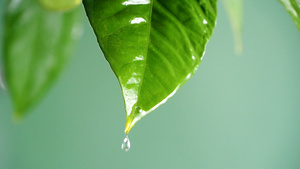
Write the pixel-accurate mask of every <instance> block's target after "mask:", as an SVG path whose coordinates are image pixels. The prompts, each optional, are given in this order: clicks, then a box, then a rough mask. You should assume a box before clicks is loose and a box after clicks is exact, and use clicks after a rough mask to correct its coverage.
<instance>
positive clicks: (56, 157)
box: [0, 0, 300, 169]
mask: <svg viewBox="0 0 300 169" xmlns="http://www.w3.org/2000/svg"><path fill="white" fill-rule="evenodd" d="M0 3H1V4H2V3H3V2H2V1H1V2H0ZM244 6H245V16H244V32H243V35H244V37H243V39H244V52H243V54H242V55H241V56H236V55H235V54H234V48H233V44H234V43H233V38H232V32H231V28H230V25H229V22H228V18H227V14H226V13H225V11H224V7H223V4H222V2H221V1H220V2H219V4H218V7H219V12H218V23H217V27H216V29H215V32H214V34H213V37H212V39H211V41H210V42H209V44H208V46H207V51H206V54H205V56H204V59H203V62H202V63H201V65H200V67H199V70H198V71H197V73H196V74H195V75H194V76H193V77H192V78H191V80H189V81H188V82H187V83H186V84H185V85H184V86H183V87H182V88H181V89H180V90H179V91H178V92H177V94H175V96H173V97H172V98H171V99H170V100H169V101H168V102H167V103H165V104H164V105H162V106H161V107H159V108H158V109H157V110H156V111H154V112H153V113H151V114H149V115H148V116H147V117H145V118H144V119H142V120H141V121H140V122H138V123H137V125H136V126H135V127H134V128H133V129H132V131H131V132H130V135H129V137H130V140H131V145H132V148H131V150H130V151H129V152H127V153H126V152H124V151H122V150H121V148H120V147H121V142H122V140H123V139H124V133H123V131H124V127H125V112H124V105H123V100H122V96H121V90H120V87H119V85H118V82H117V79H116V78H115V76H114V74H113V72H112V71H111V69H110V67H109V65H108V63H107V62H106V61H105V59H104V57H103V55H102V53H101V51H100V50H99V47H98V45H97V43H96V39H95V36H94V35H93V32H92V30H91V28H90V26H89V25H88V22H87V19H86V18H85V17H84V23H85V32H84V34H83V37H82V39H81V41H80V42H79V46H78V49H77V52H76V56H75V57H74V59H73V60H72V62H71V63H70V64H69V67H68V68H67V69H66V70H65V72H64V73H63V75H62V76H61V78H60V79H59V81H58V82H57V83H56V85H55V86H54V87H53V88H52V89H51V91H50V92H49V93H48V95H47V96H46V97H45V99H44V100H43V101H42V102H41V104H40V105H39V106H38V107H36V109H35V110H34V111H33V112H32V113H31V114H30V115H29V116H27V118H26V119H25V120H24V121H23V122H22V123H21V124H19V125H15V124H13V122H12V109H11V102H10V101H9V95H8V93H7V92H6V91H4V90H2V89H0V169H118V168H123V169H124V168H128V169H129V168H130V169H183V168H191V169H194V168H195V169H196V168H197V169H198V168H202V169H300V77H299V75H300V57H299V56H300V51H299V44H300V34H299V32H298V30H297V28H296V26H295V25H294V23H293V22H292V20H291V18H290V16H289V15H288V13H287V12H286V11H285V10H284V8H283V6H281V4H280V3H279V2H277V1H260V0H253V1H245V4H244ZM1 8H2V9H1V12H2V11H3V5H1ZM1 19H2V18H1ZM1 24H2V22H1ZM2 30H3V28H2V27H1V31H0V32H1V34H3V32H2ZM1 36H2V35H1Z"/></svg>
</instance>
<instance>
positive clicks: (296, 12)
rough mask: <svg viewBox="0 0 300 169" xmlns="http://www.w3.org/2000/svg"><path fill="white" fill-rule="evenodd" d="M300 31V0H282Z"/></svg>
mask: <svg viewBox="0 0 300 169" xmlns="http://www.w3.org/2000/svg"><path fill="white" fill-rule="evenodd" d="M280 2H281V3H282V4H283V6H284V7H285V9H286V10H287V11H288V12H289V14H290V15H291V16H292V18H293V20H294V22H295V24H296V25H297V27H298V30H299V31H300V0H280Z"/></svg>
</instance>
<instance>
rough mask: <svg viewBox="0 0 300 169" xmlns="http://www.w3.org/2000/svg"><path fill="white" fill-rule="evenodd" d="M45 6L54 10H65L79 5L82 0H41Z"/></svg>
mask: <svg viewBox="0 0 300 169" xmlns="http://www.w3.org/2000/svg"><path fill="white" fill-rule="evenodd" d="M39 1H40V3H41V4H42V6H43V7H45V8H46V9H49V10H54V11H65V10H70V9H72V8H75V7H77V6H78V5H79V4H80V3H81V0H39Z"/></svg>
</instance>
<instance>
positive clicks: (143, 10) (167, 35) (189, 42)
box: [83, 0, 216, 133]
mask: <svg viewBox="0 0 300 169" xmlns="http://www.w3.org/2000/svg"><path fill="white" fill-rule="evenodd" d="M83 3H84V5H85V8H86V12H87V14H88V17H89V20H90V23H91V25H92V27H93V29H94V31H95V34H96V36H97V39H98V42H99V44H100V47H101V49H102V51H103V53H104V55H105V57H106V59H107V60H108V62H109V63H110V65H111V68H112V69H113V71H114V73H115V75H116V76H117V78H118V80H119V82H120V86H121V88H122V92H123V96H124V100H125V107H126V113H127V114H126V117H127V122H126V129H125V132H126V133H128V132H129V131H130V129H131V128H132V127H133V126H134V125H135V124H136V122H137V121H139V120H140V119H141V118H142V117H144V116H145V115H146V114H148V113H150V112H151V111H153V110H154V109H156V108H157V107H158V106H159V105H161V104H163V103H165V102H166V100H168V99H169V98H170V97H171V96H173V95H174V94H175V92H176V91H177V90H178V89H179V87H181V86H182V85H183V84H184V83H185V82H186V81H187V80H188V79H189V78H190V77H191V76H192V75H193V74H194V72H195V71H196V69H197V67H198V65H199V64H200V62H201V60H202V56H203V54H204V51H205V46H206V43H207V41H208V39H209V38H210V37H211V35H212V32H213V29H214V27H215V21H216V0H175V1H166V0H113V1H112V0H101V1H97V0H86V1H83Z"/></svg>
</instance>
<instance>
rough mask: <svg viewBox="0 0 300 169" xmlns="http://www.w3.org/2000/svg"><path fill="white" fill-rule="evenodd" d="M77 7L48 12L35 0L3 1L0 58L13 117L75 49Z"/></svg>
mask: <svg viewBox="0 0 300 169" xmlns="http://www.w3.org/2000/svg"><path fill="white" fill-rule="evenodd" d="M80 11H81V9H80V8H77V9H74V10H72V11H68V12H50V11H46V10H44V9H43V8H41V6H40V4H39V3H38V2H37V1H36V0H12V1H5V13H4V36H3V37H4V41H3V42H4V43H3V57H4V58H3V61H4V73H5V78H6V82H7V88H8V90H9V92H10V95H11V98H12V102H13V105H14V106H13V107H14V111H15V115H16V117H18V118H19V117H22V116H23V115H24V114H25V113H27V112H28V110H29V109H30V108H32V107H33V106H34V105H35V104H36V103H37V102H38V101H39V100H40V99H41V97H42V96H43V95H44V94H45V92H46V91H47V90H48V89H49V87H50V86H51V85H52V84H53V82H54V81H55V80H56V78H57V77H58V75H59V74H60V73H61V71H62V69H63V68H64V67H65V65H66V63H67V62H68V61H69V59H70V57H71V55H72V54H73V51H74V45H75V42H76V40H77V39H78V37H79V35H80V33H81V24H80V15H81V14H82V13H81V12H80Z"/></svg>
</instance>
